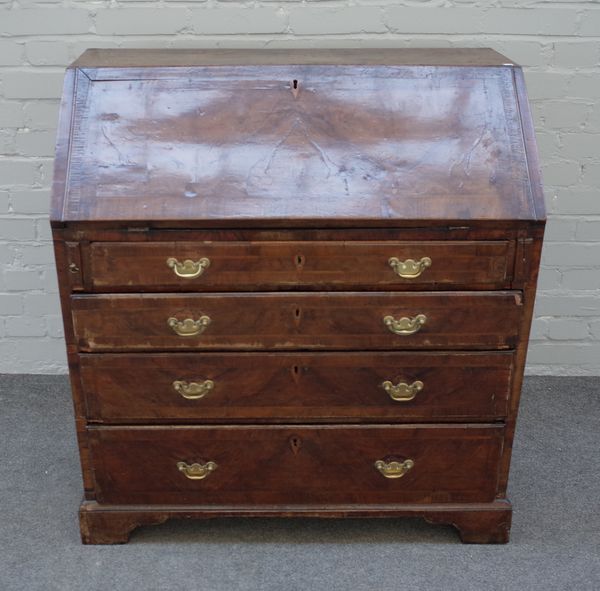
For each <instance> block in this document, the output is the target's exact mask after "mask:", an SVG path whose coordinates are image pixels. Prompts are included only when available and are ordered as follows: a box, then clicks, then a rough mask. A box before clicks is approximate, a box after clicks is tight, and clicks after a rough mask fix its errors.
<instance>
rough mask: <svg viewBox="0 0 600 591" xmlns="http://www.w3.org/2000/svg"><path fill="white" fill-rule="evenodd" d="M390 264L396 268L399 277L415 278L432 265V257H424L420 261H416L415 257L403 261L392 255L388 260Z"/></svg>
mask: <svg viewBox="0 0 600 591" xmlns="http://www.w3.org/2000/svg"><path fill="white" fill-rule="evenodd" d="M388 264H389V266H390V267H391V268H392V269H394V272H395V273H396V275H398V277H402V278H403V279H415V278H416V277H418V276H419V275H420V274H421V273H423V271H425V269H428V268H429V267H431V259H430V258H429V257H423V258H422V259H421V260H420V261H415V260H414V259H406V260H405V261H401V260H400V259H397V258H396V257H392V258H390V259H389V260H388Z"/></svg>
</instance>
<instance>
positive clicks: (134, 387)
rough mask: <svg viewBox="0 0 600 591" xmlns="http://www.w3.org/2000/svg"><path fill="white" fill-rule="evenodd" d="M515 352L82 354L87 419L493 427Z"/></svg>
mask: <svg viewBox="0 0 600 591" xmlns="http://www.w3.org/2000/svg"><path fill="white" fill-rule="evenodd" d="M512 362H513V354H512V353H501V352H497V353H413V354H409V353H312V354H311V353H280V354H264V353H205V354H202V355H199V354H197V353H193V354H177V353H174V354H158V355H151V354H137V355H135V354H129V355H127V354H117V355H112V354H105V355H93V354H92V355H82V356H81V366H80V367H81V380H82V384H83V392H84V395H85V399H86V405H87V412H88V418H89V419H91V420H93V421H104V422H127V421H140V422H141V421H144V420H146V421H157V420H159V421H160V420H162V421H178V420H179V421H188V422H189V421H206V420H217V421H218V420H222V421H226V420H229V421H231V420H236V421H240V420H242V421H243V420H246V421H250V420H261V421H270V420H272V421H276V420H279V421H281V420H284V421H288V422H289V421H292V422H301V421H302V420H306V419H309V418H310V419H314V420H329V421H333V420H349V419H350V420H357V421H358V420H361V419H362V420H369V421H378V422H384V421H389V420H391V419H394V420H403V421H409V420H436V421H447V420H461V419H464V420H492V419H497V418H502V417H504V416H505V414H506V405H507V400H508V393H509V387H510V378H511V368H512Z"/></svg>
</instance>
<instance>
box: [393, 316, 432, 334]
mask: <svg viewBox="0 0 600 591" xmlns="http://www.w3.org/2000/svg"><path fill="white" fill-rule="evenodd" d="M426 322H427V316H425V314H417V315H416V316H414V317H413V318H407V317H406V316H403V317H402V318H399V319H398V320H396V319H395V318H394V317H393V316H385V317H384V319H383V323H384V324H385V325H386V326H387V328H388V330H389V331H390V332H393V333H394V334H398V335H410V334H415V333H416V332H419V330H421V327H422V326H423V325H424V324H425V323H426Z"/></svg>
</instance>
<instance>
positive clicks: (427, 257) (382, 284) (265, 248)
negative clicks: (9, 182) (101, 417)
mask: <svg viewBox="0 0 600 591" xmlns="http://www.w3.org/2000/svg"><path fill="white" fill-rule="evenodd" d="M513 261H514V243H513V242H511V241H508V240H499V241H422V242H398V241H387V242H383V241H380V242H358V241H352V242H344V241H328V242H325V241H320V242H306V241H290V242H288V241H285V242H283V241H273V242H266V241H265V242H153V243H139V242H138V243H134V242H131V243H129V242H93V243H92V244H91V245H90V254H89V269H88V270H87V273H89V276H88V278H87V279H88V285H89V286H91V289H92V290H93V291H238V290H239V291H248V290H254V291H256V290H278V289H281V290H291V289H302V290H306V289H310V288H311V287H313V288H315V289H319V290H321V289H340V290H347V289H373V290H381V289H390V290H395V289H398V290H405V289H411V288H415V289H419V288H421V289H422V288H423V287H424V286H427V287H428V288H429V289H448V288H451V287H455V288H468V289H494V288H496V289H503V288H509V287H510V283H511V280H512V267H513Z"/></svg>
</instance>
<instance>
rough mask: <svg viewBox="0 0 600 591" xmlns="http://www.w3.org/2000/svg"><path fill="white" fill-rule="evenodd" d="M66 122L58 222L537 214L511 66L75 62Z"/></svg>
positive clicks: (283, 222) (395, 222) (393, 221)
mask: <svg viewBox="0 0 600 591" xmlns="http://www.w3.org/2000/svg"><path fill="white" fill-rule="evenodd" d="M76 71H77V72H80V70H76ZM96 72H102V70H97V71H96ZM119 72H120V75H119V76H117V75H116V74H117V73H119ZM294 81H296V82H294ZM296 83H297V88H296V87H295V86H294V85H295V84H296ZM441 86H443V87H444V88H446V89H447V90H445V91H440V88H441ZM415 96H418V97H419V98H418V100H414V97H415ZM73 121H74V123H73V126H72V130H71V137H70V142H71V147H70V152H69V156H70V157H69V167H68V171H64V174H66V175H67V178H66V179H65V180H64V181H62V182H61V183H60V184H59V185H57V190H56V191H55V193H54V206H53V214H52V219H53V220H55V221H81V220H98V221H106V220H131V221H135V220H149V221H152V220H168V221H169V220H172V221H177V220H179V221H180V220H195V221H202V222H203V223H206V224H213V225H217V226H226V225H227V224H228V223H230V222H231V221H234V222H240V221H241V220H243V221H245V222H246V223H248V224H249V225H251V226H255V227H260V226H263V225H265V224H272V225H277V226H280V227H291V226H295V225H300V226H310V225H312V226H317V227H318V226H319V225H320V224H323V223H324V222H331V220H332V219H334V218H335V219H336V220H339V221H340V222H341V221H346V223H349V222H350V223H353V224H354V225H357V226H362V225H364V224H373V223H377V224H379V225H381V226H385V225H388V226H401V225H403V223H405V221H406V220H421V221H423V222H425V221H428V220H438V221H439V220H463V221H464V220H473V219H483V220H486V219H487V220H491V219H493V220H506V219H536V213H535V207H534V204H533V201H532V199H533V198H532V195H531V188H530V184H529V169H528V166H527V160H526V155H525V144H524V143H523V131H522V128H521V123H520V117H519V106H518V101H517V95H516V91H515V82H514V78H513V67H512V66H506V67H494V68H489V67H461V66H455V67H451V66H410V67H409V66H389V65H364V66H361V67H356V66H343V65H335V66H326V65H302V66H298V65H287V66H277V65H269V66H266V65H264V66H262V67H253V66H219V67H216V66H207V67H198V68H194V69H186V70H185V71H184V72H182V73H180V75H179V76H178V75H177V73H176V72H174V71H173V70H172V69H169V68H166V69H163V70H160V69H152V68H150V69H149V68H142V69H138V70H136V71H134V72H131V71H129V72H127V71H126V70H116V71H109V72H107V73H106V79H100V77H99V76H95V77H94V79H93V80H92V79H90V78H89V77H88V76H86V75H84V74H81V75H78V76H77V88H76V94H75V101H74V107H73ZM349 146H352V148H351V149H348V147H349ZM61 178H62V177H61ZM61 187H64V189H65V190H64V191H61V190H60V188H61Z"/></svg>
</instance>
